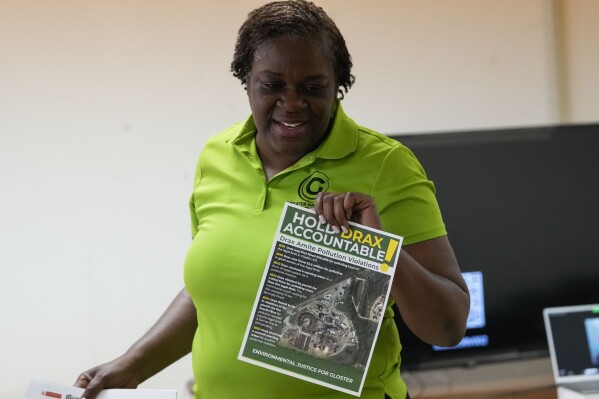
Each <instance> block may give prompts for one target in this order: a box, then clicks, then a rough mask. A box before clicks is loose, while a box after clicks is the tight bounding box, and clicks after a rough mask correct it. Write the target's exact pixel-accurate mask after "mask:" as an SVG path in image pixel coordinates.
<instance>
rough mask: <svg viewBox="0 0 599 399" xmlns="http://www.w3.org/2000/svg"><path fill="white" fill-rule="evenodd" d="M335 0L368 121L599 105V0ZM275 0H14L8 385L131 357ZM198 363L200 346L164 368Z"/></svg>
mask: <svg viewBox="0 0 599 399" xmlns="http://www.w3.org/2000/svg"><path fill="white" fill-rule="evenodd" d="M318 3H319V4H321V5H322V6H323V7H324V8H325V9H326V10H327V11H328V12H329V13H330V14H331V15H332V16H333V18H334V19H335V20H336V21H337V23H338V25H339V27H340V29H341V30H342V32H344V34H345V36H346V40H347V42H348V46H349V48H350V51H351V52H352V55H353V59H354V62H355V70H354V73H355V75H356V76H357V83H356V86H355V87H354V88H353V89H352V90H351V91H350V93H349V94H348V95H347V98H346V100H344V104H345V107H346V111H347V112H348V113H349V114H350V115H352V116H353V117H354V118H355V119H356V120H358V121H359V122H361V123H362V124H364V125H367V126H369V127H372V128H375V129H378V130H380V131H383V132H388V133H402V132H426V131H451V130H464V129H484V128H490V127H509V126H532V125H544V124H550V123H556V122H561V121H567V122H577V121H579V120H580V121H597V120H599V112H597V109H596V103H594V102H593V101H592V100H594V99H596V98H598V97H599V96H598V94H599V87H598V86H597V81H599V79H596V72H595V71H597V70H598V68H597V63H598V61H597V58H596V55H594V56H590V55H589V53H596V52H593V51H591V49H593V48H594V47H592V46H593V45H594V44H593V43H596V42H597V35H598V34H599V33H598V32H599V30H598V29H599V28H597V25H596V24H593V22H592V21H591V20H590V19H589V18H590V16H591V15H598V14H597V12H598V11H599V10H598V9H597V7H598V5H597V4H598V3H597V2H593V1H591V0H589V1H583V0H571V1H568V0H564V1H560V2H550V1H546V0H489V1H486V2H480V1H476V0H454V1H452V2H439V1H433V0H424V1H419V2H413V1H407V0H403V1H396V0H386V1H383V0H375V1H374V2H358V1H356V2H348V1H346V0H321V1H318ZM260 4H262V1H256V0H243V1H238V2H236V3H235V5H236V7H225V6H223V3H222V1H216V0H206V1H204V0H202V1H184V0H179V1H175V2H171V1H169V2H167V1H154V2H146V1H142V0H125V1H122V0H119V1H117V0H105V1H94V0H90V1H86V2H81V1H75V0H55V1H52V2H47V1H40V0H22V1H18V2H16V1H7V0H4V1H1V0H0V72H1V73H0V187H2V195H1V196H0V201H1V205H2V206H0V268H1V271H2V278H1V279H0V316H1V317H2V319H1V322H0V353H2V362H0V374H1V375H2V376H3V378H2V381H3V383H2V385H1V386H0V397H2V398H7V399H8V398H22V397H23V396H24V391H25V387H26V384H27V381H28V379H29V378H30V377H40V378H46V379H51V380H56V381H60V382H65V383H70V382H72V381H74V380H75V378H76V376H77V374H78V373H79V372H81V371H83V370H84V369H86V368H88V367H91V366H93V365H96V364H98V363H100V362H104V361H107V360H110V359H112V358H113V357H115V356H117V355H119V354H120V353H122V352H123V351H124V350H125V349H126V348H127V347H128V346H129V345H130V344H131V343H132V342H133V341H134V340H135V339H137V338H138V337H139V336H140V335H141V334H142V333H143V332H145V331H146V329H147V328H148V327H149V326H150V325H151V324H152V323H153V321H154V320H155V319H156V318H157V317H158V315H159V314H160V313H161V312H162V310H163V309H164V308H165V307H166V305H167V304H168V302H169V301H170V299H171V298H172V297H173V296H174V295H175V294H176V292H178V290H179V289H180V288H181V286H182V279H181V268H182V263H183V258H184V256H185V251H186V248H187V245H188V243H189V239H190V238H189V237H190V236H189V222H188V214H187V212H188V211H187V199H188V196H189V193H190V188H191V184H192V174H193V170H194V167H195V162H196V159H197V155H198V153H199V151H200V149H201V148H202V145H203V143H204V141H205V140H206V138H207V137H209V136H210V135H212V134H213V133H215V132H217V131H218V130H220V129H222V128H224V127H225V126H227V125H229V124H230V123H232V122H234V121H238V120H241V119H243V118H244V117H245V116H246V115H247V113H248V112H249V108H248V106H247V104H246V99H245V95H244V92H243V90H242V88H241V86H240V85H239V83H238V82H237V81H236V80H235V79H234V78H232V76H231V75H230V73H229V72H228V70H229V63H230V58H231V54H232V48H233V43H234V40H235V35H236V29H237V27H238V26H239V25H240V24H241V22H242V21H243V19H244V17H245V15H246V13H247V12H248V11H249V10H250V9H252V8H254V7H255V6H257V5H260ZM556 10H557V11H558V17H559V18H557V19H556V18H554V11H556ZM555 21H558V23H556V22H555ZM556 26H557V28H556ZM564 110H567V112H566V111H564ZM189 374H190V369H189V358H188V357H186V358H184V359H183V360H182V361H180V362H179V363H177V364H176V365H174V366H172V367H170V368H169V369H167V370H166V371H164V372H162V373H160V374H159V375H158V376H156V377H154V378H152V379H151V380H149V381H148V382H147V383H146V384H144V386H147V387H161V388H180V386H181V384H182V382H183V380H184V379H185V378H186V377H187V376H188V375H189Z"/></svg>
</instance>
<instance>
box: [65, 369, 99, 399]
mask: <svg viewBox="0 0 599 399" xmlns="http://www.w3.org/2000/svg"><path fill="white" fill-rule="evenodd" d="M100 380H101V379H100V378H97V377H96V378H94V372H93V370H90V371H86V372H85V373H82V374H81V375H80V376H79V377H78V378H77V381H75V384H73V385H74V386H76V387H78V388H85V391H83V393H82V394H81V399H95V398H96V396H98V394H99V393H100V392H101V391H102V389H103V388H104V385H105V384H103V383H101V382H100Z"/></svg>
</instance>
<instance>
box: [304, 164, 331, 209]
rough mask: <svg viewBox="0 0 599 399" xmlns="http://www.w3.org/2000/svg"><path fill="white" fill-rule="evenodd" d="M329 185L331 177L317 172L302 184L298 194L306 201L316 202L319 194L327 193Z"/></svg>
mask: <svg viewBox="0 0 599 399" xmlns="http://www.w3.org/2000/svg"><path fill="white" fill-rule="evenodd" d="M329 185H330V180H329V177H328V176H327V175H325V174H324V173H322V172H318V171H316V172H314V173H312V174H311V175H310V176H308V177H306V178H305V179H304V181H302V182H301V184H300V185H299V187H298V189H297V193H298V194H299V196H300V198H301V199H303V200H304V201H306V202H314V201H315V200H316V196H317V195H318V193H319V192H321V191H327V190H328V189H329Z"/></svg>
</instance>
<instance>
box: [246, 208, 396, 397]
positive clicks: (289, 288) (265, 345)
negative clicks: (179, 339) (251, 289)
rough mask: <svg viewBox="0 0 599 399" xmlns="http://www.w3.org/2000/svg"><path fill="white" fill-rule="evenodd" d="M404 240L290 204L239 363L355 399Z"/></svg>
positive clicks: (280, 223) (257, 300)
mask: <svg viewBox="0 0 599 399" xmlns="http://www.w3.org/2000/svg"><path fill="white" fill-rule="evenodd" d="M402 240H403V239H402V237H400V236H397V235H394V234H390V233H387V232H384V231H381V230H376V229H372V228H369V227H366V226H363V225H359V224H357V223H353V222H350V229H349V231H348V232H347V233H343V232H342V233H336V232H335V231H333V229H332V227H331V226H330V225H328V224H327V223H320V221H319V219H318V216H317V215H316V214H315V213H314V212H313V211H312V210H308V209H305V208H302V207H299V206H297V205H294V204H291V203H287V204H286V205H285V207H284V209H283V213H282V215H281V219H280V221H279V226H278V228H277V232H276V234H275V237H274V240H273V244H272V247H271V252H270V255H269V258H268V261H267V264H266V267H265V269H264V274H263V276H262V281H261V283H260V287H259V289H258V292H257V295H256V300H255V302H254V307H253V310H252V313H251V315H250V319H249V322H248V326H247V329H246V332H245V336H244V339H243V343H242V345H241V350H240V351H239V357H238V358H239V359H240V360H242V361H246V362H249V363H252V364H254V365H257V366H261V367H265V368H268V369H271V370H274V371H277V372H280V373H284V374H287V375H290V376H294V377H297V378H301V379H303V380H306V381H310V382H313V383H315V384H319V385H324V386H327V387H329V388H333V389H336V390H339V391H342V392H345V393H349V394H352V395H355V396H359V395H360V393H361V391H362V386H363V384H364V379H365V377H366V372H367V370H368V365H369V363H370V359H371V357H372V352H373V349H374V344H375V342H376V338H377V335H378V332H379V329H380V326H381V322H382V317H383V313H384V311H385V308H386V304H387V300H388V298H389V293H390V291H391V282H392V281H393V275H394V273H395V264H396V262H397V258H398V256H399V251H400V249H401V244H402Z"/></svg>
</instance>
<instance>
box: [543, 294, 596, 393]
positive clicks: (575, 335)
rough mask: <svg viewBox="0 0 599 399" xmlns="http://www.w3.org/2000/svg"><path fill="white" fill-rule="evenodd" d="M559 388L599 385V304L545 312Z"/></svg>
mask: <svg viewBox="0 0 599 399" xmlns="http://www.w3.org/2000/svg"><path fill="white" fill-rule="evenodd" d="M543 317H544V320H545V330H546V332H547V341H548V343H549V354H550V356H551V363H552V366H553V374H554V377H555V382H556V384H563V383H567V382H575V381H591V380H597V381H599V304H595V305H581V306H566V307H555V308H546V309H544V310H543Z"/></svg>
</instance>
